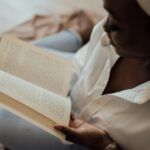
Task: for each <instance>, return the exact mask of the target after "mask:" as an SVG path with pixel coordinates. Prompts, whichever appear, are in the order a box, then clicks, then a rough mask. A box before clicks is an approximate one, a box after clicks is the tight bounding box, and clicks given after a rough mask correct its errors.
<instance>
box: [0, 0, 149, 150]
mask: <svg viewBox="0 0 150 150" xmlns="http://www.w3.org/2000/svg"><path fill="white" fill-rule="evenodd" d="M104 7H105V9H106V10H107V11H108V13H109V15H108V18H107V20H106V22H105V20H103V21H102V22H100V23H99V24H98V25H97V26H96V27H95V28H94V31H93V33H92V36H91V39H90V42H89V43H88V44H87V45H86V46H85V47H84V48H82V49H81V50H79V52H78V53H77V54H76V56H75V59H74V76H73V79H72V87H71V91H70V96H71V99H72V103H73V110H74V112H75V113H77V114H78V115H79V117H80V119H82V120H80V119H76V117H75V116H74V115H72V117H71V122H70V127H64V126H62V125H56V126H55V129H57V130H59V131H61V132H63V133H64V134H66V136H67V139H68V140H70V141H72V142H74V143H77V144H81V145H84V146H86V147H88V148H90V149H92V150H99V149H105V150H106V149H119V148H120V149H129V150H148V149H150V143H149V139H150V125H149V124H150V117H149V111H150V102H149V101H148V100H149V99H150V46H149V44H148V42H150V36H149V34H150V28H149V27H150V16H149V15H150V1H149V0H138V1H136V0H122V1H119V0H113V1H112V0H104ZM104 22H105V24H104ZM103 26H104V29H105V31H106V32H105V31H104V30H103ZM106 33H107V34H106ZM107 35H108V36H107ZM108 37H109V39H110V40H109V39H108ZM110 43H111V44H110ZM38 45H40V44H38ZM5 118H6V117H5ZM83 120H84V121H83ZM15 125H17V129H20V128H19V127H18V124H15ZM13 126H14V125H13ZM21 126H22V128H23V127H24V123H21ZM0 129H1V128H0ZM29 129H31V130H32V131H35V129H33V128H32V127H29V128H28V130H29ZM19 131H21V132H22V131H23V129H21V130H19ZM24 133H25V132H24ZM33 134H34V133H33ZM28 137H33V135H30V136H28ZM38 137H40V136H38ZM44 141H46V140H44ZM32 142H34V141H33V140H32ZM116 143H117V144H116ZM38 144H39V143H38ZM55 145H56V144H55ZM33 146H34V144H32V148H31V147H30V148H28V149H33ZM49 146H50V147H51V145H49ZM26 149H27V148H26ZM50 149H52V148H50ZM57 149H58V148H57ZM59 149H61V147H60V148H59ZM66 149H67V148H66ZM78 149H80V148H78Z"/></svg>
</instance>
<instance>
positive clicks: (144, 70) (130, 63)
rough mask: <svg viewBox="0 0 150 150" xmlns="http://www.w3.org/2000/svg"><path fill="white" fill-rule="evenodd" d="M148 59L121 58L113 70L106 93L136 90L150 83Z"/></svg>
mask: <svg viewBox="0 0 150 150" xmlns="http://www.w3.org/2000/svg"><path fill="white" fill-rule="evenodd" d="M148 66H149V63H148V59H133V58H120V59H119V60H118V61H117V62H116V64H115V65H114V67H113V68H112V70H111V74H110V79H109V82H108V84H107V87H106V89H105V92H104V93H105V94H106V93H113V92H118V91H122V90H126V89H131V88H134V87H136V86H138V85H140V84H142V83H144V82H147V81H150V70H149V68H148Z"/></svg>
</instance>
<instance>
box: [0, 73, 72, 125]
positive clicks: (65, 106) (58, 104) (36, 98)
mask: <svg viewBox="0 0 150 150" xmlns="http://www.w3.org/2000/svg"><path fill="white" fill-rule="evenodd" d="M0 92H1V93H4V94H5V95H8V96H9V97H12V98H13V99H15V100H16V101H18V102H20V103H22V104H24V105H26V106H28V107H29V108H31V109H33V110H34V111H36V112H38V113H40V114H42V115H43V116H45V117H47V118H48V119H50V120H52V121H53V122H55V123H58V124H63V125H66V126H68V125H69V120H70V113H71V101H70V100H69V99H67V98H65V97H62V96H59V95H56V94H54V93H52V92H49V91H47V90H45V89H43V88H40V87H38V86H36V85H34V84H32V83H30V82H27V81H24V80H22V79H20V78H17V77H15V76H13V75H11V74H8V73H5V72H3V71H0ZM12 103H13V102H12Z"/></svg>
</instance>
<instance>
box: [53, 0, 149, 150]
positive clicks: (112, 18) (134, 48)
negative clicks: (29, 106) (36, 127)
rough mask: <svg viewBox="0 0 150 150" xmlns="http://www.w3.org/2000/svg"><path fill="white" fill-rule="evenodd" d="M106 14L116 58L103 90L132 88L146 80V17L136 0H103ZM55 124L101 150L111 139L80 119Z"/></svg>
mask: <svg viewBox="0 0 150 150" xmlns="http://www.w3.org/2000/svg"><path fill="white" fill-rule="evenodd" d="M104 7H105V9H106V10H107V11H108V13H109V16H108V18H107V21H106V23H105V25H104V29H105V31H106V32H107V34H108V36H109V38H110V39H111V42H112V44H113V45H114V47H115V49H116V52H117V53H118V54H119V55H120V59H119V60H118V61H117V62H116V64H115V65H114V67H113V68H112V70H111V74H110V79H109V82H108V84H107V86H106V89H105V90H104V92H103V94H107V93H113V92H118V91H121V90H126V89H130V88H134V87H136V86H138V85H140V84H142V83H144V82H147V81H150V69H149V68H150V67H149V66H150V45H149V44H148V43H149V42H150V28H149V27H150V17H149V16H148V15H147V14H146V13H145V12H144V11H143V10H142V9H141V8H140V7H139V6H138V4H137V2H136V0H113V1H112V0H104ZM55 128H56V129H57V130H59V131H61V132H63V133H64V134H66V136H67V139H68V140H70V141H72V142H74V143H77V144H81V145H84V146H87V147H89V148H90V149H91V150H103V149H104V148H105V147H106V146H107V145H108V144H109V143H111V142H112V141H111V139H110V137H109V136H108V134H107V133H106V131H104V130H102V129H98V128H96V127H94V126H92V125H90V124H88V123H86V122H84V121H82V120H80V119H76V118H74V119H71V122H70V127H65V126H62V125H56V126H55Z"/></svg>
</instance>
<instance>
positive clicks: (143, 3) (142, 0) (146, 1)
mask: <svg viewBox="0 0 150 150" xmlns="http://www.w3.org/2000/svg"><path fill="white" fill-rule="evenodd" d="M137 2H138V4H139V5H140V7H141V8H142V9H143V10H144V11H145V12H146V13H147V14H148V15H149V16H150V0H137Z"/></svg>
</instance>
